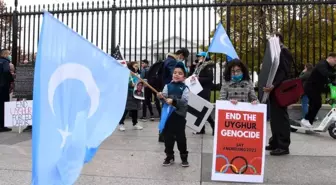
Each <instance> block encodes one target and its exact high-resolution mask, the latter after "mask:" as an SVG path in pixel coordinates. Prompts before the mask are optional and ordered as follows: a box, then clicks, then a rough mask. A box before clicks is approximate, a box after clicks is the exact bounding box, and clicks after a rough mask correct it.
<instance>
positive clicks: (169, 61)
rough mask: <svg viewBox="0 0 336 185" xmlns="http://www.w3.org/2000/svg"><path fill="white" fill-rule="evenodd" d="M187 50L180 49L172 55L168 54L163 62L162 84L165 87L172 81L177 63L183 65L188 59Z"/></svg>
mask: <svg viewBox="0 0 336 185" xmlns="http://www.w3.org/2000/svg"><path fill="white" fill-rule="evenodd" d="M188 56H189V50H188V49H187V48H181V49H179V50H177V51H176V52H175V53H174V54H173V53H168V54H167V58H166V59H165V60H164V61H163V63H164V64H163V67H164V73H163V82H164V84H165V85H167V84H169V83H170V82H171V81H172V75H173V71H174V67H175V66H176V64H177V62H182V63H183V64H185V61H186V60H187V59H188Z"/></svg>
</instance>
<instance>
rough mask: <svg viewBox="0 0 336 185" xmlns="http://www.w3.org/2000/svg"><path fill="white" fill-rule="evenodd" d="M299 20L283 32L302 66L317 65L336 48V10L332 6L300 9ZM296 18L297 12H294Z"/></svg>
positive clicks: (312, 6) (311, 6)
mask: <svg viewBox="0 0 336 185" xmlns="http://www.w3.org/2000/svg"><path fill="white" fill-rule="evenodd" d="M297 10H298V11H296V12H299V13H300V12H303V13H302V16H301V14H297V16H299V18H297V19H296V20H293V21H292V22H288V23H286V25H285V26H284V30H283V32H284V33H285V34H286V35H287V38H285V40H286V43H287V45H288V47H289V48H290V49H291V50H292V51H293V52H294V55H295V59H296V61H297V62H299V63H300V64H306V63H312V64H315V63H316V62H318V61H319V60H321V59H322V58H325V57H326V55H327V54H328V53H329V52H332V51H333V50H334V46H336V38H335V36H336V34H335V33H336V27H335V26H334V25H335V20H336V9H335V8H334V7H333V6H331V5H310V6H307V7H302V6H301V7H298V8H297ZM294 16H295V12H294Z"/></svg>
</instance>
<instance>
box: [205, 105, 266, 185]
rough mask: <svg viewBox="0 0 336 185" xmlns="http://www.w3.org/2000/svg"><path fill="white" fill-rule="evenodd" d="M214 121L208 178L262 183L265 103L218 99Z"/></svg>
mask: <svg viewBox="0 0 336 185" xmlns="http://www.w3.org/2000/svg"><path fill="white" fill-rule="evenodd" d="M216 125H217V127H215V136H214V146H213V163H212V175H211V179H212V180H214V181H231V182H253V183H262V182H263V179H264V166H265V150H264V148H265V142H266V105H265V104H259V105H252V104H250V103H238V104H237V105H233V104H232V103H230V102H229V101H217V102H216Z"/></svg>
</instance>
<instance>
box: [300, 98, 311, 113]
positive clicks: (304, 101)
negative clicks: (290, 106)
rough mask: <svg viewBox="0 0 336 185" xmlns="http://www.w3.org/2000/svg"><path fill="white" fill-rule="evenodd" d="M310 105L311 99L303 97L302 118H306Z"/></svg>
mask: <svg viewBox="0 0 336 185" xmlns="http://www.w3.org/2000/svg"><path fill="white" fill-rule="evenodd" d="M308 103H309V98H308V96H307V95H303V96H302V97H301V112H302V118H304V117H305V116H306V114H307V113H308Z"/></svg>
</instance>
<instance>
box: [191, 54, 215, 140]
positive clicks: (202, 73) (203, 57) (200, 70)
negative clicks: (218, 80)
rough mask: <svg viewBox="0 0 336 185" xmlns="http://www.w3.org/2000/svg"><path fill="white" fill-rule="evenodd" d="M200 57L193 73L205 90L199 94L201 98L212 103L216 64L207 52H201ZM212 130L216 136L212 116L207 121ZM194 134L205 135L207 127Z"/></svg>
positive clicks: (198, 55)
mask: <svg viewBox="0 0 336 185" xmlns="http://www.w3.org/2000/svg"><path fill="white" fill-rule="evenodd" d="M196 56H197V57H198V63H197V65H196V67H195V71H194V72H193V76H195V77H197V78H198V81H199V82H200V84H201V85H202V87H203V90H202V91H201V92H200V93H198V96H200V97H201V98H203V99H205V100H207V101H210V96H211V89H212V87H213V82H212V81H213V76H214V74H213V67H214V63H213V62H210V58H209V57H208V56H207V53H206V52H200V53H198V54H197V55H196ZM207 121H208V122H209V124H210V126H211V128H212V135H214V128H215V127H214V126H215V121H214V120H213V119H212V117H211V115H210V116H209V118H208V120H207ZM194 134H205V126H203V128H202V130H201V131H200V132H195V133H194Z"/></svg>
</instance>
